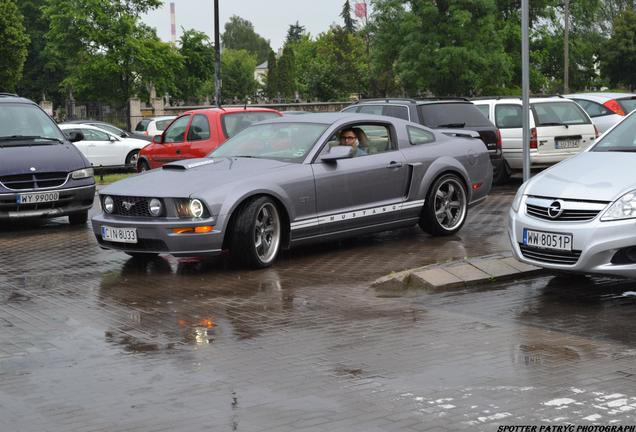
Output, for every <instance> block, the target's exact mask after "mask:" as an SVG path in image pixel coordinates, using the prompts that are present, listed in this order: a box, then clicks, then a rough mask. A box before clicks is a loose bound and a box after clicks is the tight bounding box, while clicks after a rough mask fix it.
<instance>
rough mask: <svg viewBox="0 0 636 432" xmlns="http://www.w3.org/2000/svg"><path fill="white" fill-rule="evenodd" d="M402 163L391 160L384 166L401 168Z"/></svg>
mask: <svg viewBox="0 0 636 432" xmlns="http://www.w3.org/2000/svg"><path fill="white" fill-rule="evenodd" d="M402 165H403V164H402V162H396V161H391V162H389V164H388V165H387V166H386V167H387V168H402Z"/></svg>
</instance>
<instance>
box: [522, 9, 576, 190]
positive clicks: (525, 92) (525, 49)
mask: <svg viewBox="0 0 636 432" xmlns="http://www.w3.org/2000/svg"><path fill="white" fill-rule="evenodd" d="M566 1H567V0H566ZM528 16H529V11H528V0H521V101H522V102H521V125H522V130H523V132H522V139H523V142H522V145H523V181H524V182H525V181H527V180H528V179H529V178H530V49H529V40H528Z"/></svg>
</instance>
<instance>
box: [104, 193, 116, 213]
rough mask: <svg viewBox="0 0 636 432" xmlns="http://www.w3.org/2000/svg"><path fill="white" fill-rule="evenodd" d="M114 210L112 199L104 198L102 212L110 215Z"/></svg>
mask: <svg viewBox="0 0 636 432" xmlns="http://www.w3.org/2000/svg"><path fill="white" fill-rule="evenodd" d="M114 209H115V202H114V201H113V199H112V198H111V197H109V196H107V197H106V198H104V211H105V212H106V213H108V214H110V213H112V212H113V210H114Z"/></svg>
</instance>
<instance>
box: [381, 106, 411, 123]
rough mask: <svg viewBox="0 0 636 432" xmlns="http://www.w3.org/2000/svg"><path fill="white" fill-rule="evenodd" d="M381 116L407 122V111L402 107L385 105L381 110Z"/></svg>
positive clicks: (406, 108)
mask: <svg viewBox="0 0 636 432" xmlns="http://www.w3.org/2000/svg"><path fill="white" fill-rule="evenodd" d="M382 114H383V115H385V116H389V117H396V118H400V119H402V120H409V109H408V107H405V106H404V105H385V106H384V108H383V109H382Z"/></svg>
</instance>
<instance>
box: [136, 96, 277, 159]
mask: <svg viewBox="0 0 636 432" xmlns="http://www.w3.org/2000/svg"><path fill="white" fill-rule="evenodd" d="M281 115H282V114H281V113H280V112H278V111H276V110H273V109H269V108H255V107H245V108H236V107H233V108H229V107H228V108H205V109H196V110H192V111H186V112H184V113H183V114H181V115H179V116H178V117H177V118H176V119H174V120H173V121H172V123H170V125H169V126H168V127H167V128H166V130H165V131H163V133H162V134H161V135H156V136H154V137H153V139H152V143H150V144H148V145H147V146H145V147H144V148H142V149H141V151H140V152H139V159H138V161H137V171H146V170H149V169H153V168H159V167H160V166H162V165H163V164H165V163H168V162H172V161H176V160H181V159H192V158H199V157H204V156H206V155H207V154H208V153H210V152H211V151H212V150H214V149H216V148H217V147H218V146H220V145H221V144H223V143H224V142H225V141H226V140H227V139H228V138H231V137H233V136H234V135H236V134H237V133H239V132H240V131H242V130H243V129H245V128H246V127H248V126H249V125H251V124H252V123H255V122H259V121H262V120H268V119H271V118H274V117H278V116H281Z"/></svg>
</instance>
